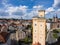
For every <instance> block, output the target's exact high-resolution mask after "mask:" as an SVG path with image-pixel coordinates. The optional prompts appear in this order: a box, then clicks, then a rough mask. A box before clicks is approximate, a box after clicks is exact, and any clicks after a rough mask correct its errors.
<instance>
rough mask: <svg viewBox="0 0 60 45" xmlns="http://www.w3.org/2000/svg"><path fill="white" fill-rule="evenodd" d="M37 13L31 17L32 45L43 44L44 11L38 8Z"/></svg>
mask: <svg viewBox="0 0 60 45" xmlns="http://www.w3.org/2000/svg"><path fill="white" fill-rule="evenodd" d="M38 12H39V15H38V16H36V17H33V44H32V45H45V27H46V19H45V11H44V10H39V11H38Z"/></svg>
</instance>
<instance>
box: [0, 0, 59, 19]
mask: <svg viewBox="0 0 60 45" xmlns="http://www.w3.org/2000/svg"><path fill="white" fill-rule="evenodd" d="M38 10H45V15H46V18H51V17H53V16H54V15H56V14H57V16H58V17H60V0H0V18H18V19H20V18H21V17H23V18H24V19H31V18H32V17H33V16H36V15H38Z"/></svg>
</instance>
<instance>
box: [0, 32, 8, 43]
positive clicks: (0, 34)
mask: <svg viewBox="0 0 60 45" xmlns="http://www.w3.org/2000/svg"><path fill="white" fill-rule="evenodd" d="M7 35H8V33H7V32H0V42H3V43H5V42H6V41H7Z"/></svg>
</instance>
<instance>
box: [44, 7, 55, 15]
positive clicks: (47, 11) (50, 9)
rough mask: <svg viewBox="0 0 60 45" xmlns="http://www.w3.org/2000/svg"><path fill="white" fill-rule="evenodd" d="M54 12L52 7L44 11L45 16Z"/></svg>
mask: <svg viewBox="0 0 60 45" xmlns="http://www.w3.org/2000/svg"><path fill="white" fill-rule="evenodd" d="M54 11H55V9H54V8H53V7H49V8H47V9H46V12H45V14H48V13H50V12H54Z"/></svg>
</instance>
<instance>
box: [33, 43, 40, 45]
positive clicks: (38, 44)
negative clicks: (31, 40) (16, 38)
mask: <svg viewBox="0 0 60 45" xmlns="http://www.w3.org/2000/svg"><path fill="white" fill-rule="evenodd" d="M33 45H41V44H40V43H39V42H38V43H35V44H33Z"/></svg>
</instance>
